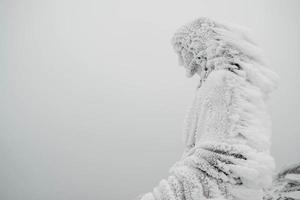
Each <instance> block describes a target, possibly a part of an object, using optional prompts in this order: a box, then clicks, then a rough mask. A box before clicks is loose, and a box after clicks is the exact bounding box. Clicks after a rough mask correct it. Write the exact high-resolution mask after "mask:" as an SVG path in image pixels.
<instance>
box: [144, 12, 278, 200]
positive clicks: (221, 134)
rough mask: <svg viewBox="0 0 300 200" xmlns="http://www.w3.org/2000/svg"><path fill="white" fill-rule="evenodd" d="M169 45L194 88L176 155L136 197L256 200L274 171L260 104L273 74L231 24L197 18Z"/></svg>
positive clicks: (268, 132) (273, 81) (267, 123)
mask: <svg viewBox="0 0 300 200" xmlns="http://www.w3.org/2000/svg"><path fill="white" fill-rule="evenodd" d="M172 43H173V46H174V49H175V51H176V53H177V54H178V56H179V61H180V64H181V65H183V66H184V67H185V69H186V74H187V76H188V77H191V76H193V75H194V74H197V75H199V77H200V82H199V87H198V88H197V91H196V96H195V99H194V102H193V104H192V106H191V108H190V109H189V112H188V114H187V116H186V119H185V124H184V130H183V132H184V142H185V151H184V153H183V156H182V158H181V159H180V160H179V161H178V162H176V163H175V164H174V166H173V167H172V168H171V169H170V176H169V177H168V178H166V179H163V180H162V181H160V183H159V184H158V186H157V187H155V188H154V189H153V191H152V192H150V193H146V194H144V195H142V196H140V197H139V199H142V200H202V199H218V200H221V199H243V200H262V199H263V198H264V196H265V194H266V190H265V189H264V188H270V186H271V184H272V175H273V170H274V161H273V158H272V157H271V156H270V152H269V150H270V136H271V127H270V125H271V123H270V117H269V114H268V111H267V106H266V101H267V99H268V96H269V94H270V92H272V91H273V89H274V88H275V87H276V80H277V75H276V74H275V73H273V72H272V71H271V70H270V69H269V68H268V67H267V66H266V64H265V61H264V59H263V57H262V56H261V52H260V50H259V48H258V47H257V46H256V44H255V43H254V42H253V41H252V40H251V39H250V38H249V36H248V34H247V32H245V31H244V30H243V29H242V28H239V27H236V26H229V25H224V24H220V23H217V22H215V21H212V20H210V19H206V18H200V19H197V20H195V21H193V22H191V23H189V24H187V25H185V26H183V27H181V28H180V29H179V30H178V31H177V32H176V33H175V35H174V36H173V39H172ZM268 191H269V193H271V190H268Z"/></svg>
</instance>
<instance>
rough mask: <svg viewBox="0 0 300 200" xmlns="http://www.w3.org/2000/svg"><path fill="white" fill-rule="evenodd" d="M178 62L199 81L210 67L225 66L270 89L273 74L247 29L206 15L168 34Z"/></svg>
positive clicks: (201, 80) (215, 68)
mask: <svg viewBox="0 0 300 200" xmlns="http://www.w3.org/2000/svg"><path fill="white" fill-rule="evenodd" d="M172 45H173V47H174V50H175V52H176V53H177V55H178V59H179V64H180V65H182V66H183V67H184V68H185V70H186V76H187V77H192V76H194V75H195V74H197V75H199V77H200V86H201V83H202V82H204V81H205V79H206V78H207V76H208V75H209V74H210V73H211V72H212V71H214V70H220V69H222V70H229V71H231V72H232V73H235V74H237V75H238V76H241V77H243V78H245V79H246V80H247V81H249V82H250V83H252V84H254V85H256V86H258V87H260V88H261V89H262V90H263V91H264V92H266V93H268V92H269V91H271V90H272V89H273V88H274V87H275V85H276V82H277V75H276V74H275V73H274V72H272V71H271V70H269V69H268V67H267V66H266V62H265V59H264V57H263V54H262V51H261V50H260V48H258V46H257V45H256V43H255V42H254V41H253V40H252V39H251V37H250V36H249V30H247V29H245V28H242V27H239V26H236V25H229V24H224V23H219V22H216V21H213V20H211V19H208V18H198V19H196V20H194V21H192V22H190V23H187V24H186V25H184V26H182V27H181V28H179V29H178V30H177V31H176V33H175V34H174V36H173V38H172Z"/></svg>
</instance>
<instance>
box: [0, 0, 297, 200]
mask: <svg viewBox="0 0 300 200" xmlns="http://www.w3.org/2000/svg"><path fill="white" fill-rule="evenodd" d="M299 8H300V2H299V1H297V0H285V1H279V0H277V1H276V0H269V1H266V0H264V1H263V0H251V1H250V0H246V1H238V0H230V1H215V0H206V1H205V0H195V1H174V0H166V1H160V0H151V1H142V0H127V1H116V0H112V1H108V0H107V1H101V0H100V1H99V0H85V1H78V0H72V1H71V0H51V1H43V0H24V1H21V0H19V1H18V0H0V157H1V165H0V199H1V200H2V199H3V200H40V199H43V200H52V199H53V200H54V199H55V200H67V199H72V200H77V199H78V200H82V199H87V200H94V199H112V200H115V199H133V198H135V197H136V196H137V195H139V194H140V193H143V192H147V191H150V190H152V188H153V186H155V185H157V183H158V181H159V180H160V179H161V178H164V177H167V175H168V173H167V172H168V169H169V167H170V166H171V165H172V164H173V163H174V162H175V161H176V160H178V159H179V157H180V156H181V153H182V148H183V144H182V140H181V138H182V136H181V129H182V122H183V119H184V116H185V112H186V110H187V108H188V106H189V105H190V104H191V103H192V100H193V96H194V91H195V87H196V82H197V79H196V78H194V79H187V78H186V77H185V72H184V69H183V68H181V67H179V66H178V64H177V57H176V55H175V53H174V52H173V49H172V47H171V44H170V39H171V36H172V34H173V33H174V32H175V30H176V29H177V28H178V27H179V26H181V25H182V24H184V23H186V22H188V21H190V20H193V19H195V18H197V17H200V16H206V17H212V18H213V19H216V20H224V21H229V22H232V23H236V24H239V25H243V26H247V27H249V28H251V29H252V30H253V33H254V34H255V36H256V38H257V39H258V43H259V44H260V46H261V47H262V49H263V50H264V52H265V54H266V56H267V58H268V60H269V62H270V64H271V66H272V68H273V69H274V70H275V71H276V72H277V73H278V74H279V75H280V77H281V80H280V86H279V89H278V90H277V91H276V92H275V93H274V94H273V99H272V101H271V113H272V120H273V138H272V142H273V144H272V155H273V156H274V158H275V160H276V163H277V166H278V167H281V166H283V165H286V164H291V163H294V162H298V161H300V155H299V150H300V147H299V141H300V136H299V134H300V123H299V116H300V106H299V102H300V90H299V86H300V79H299V72H300V70H299V63H300V56H299V52H300V45H299V44H300V39H299V38H300V37H299V35H300V25H299V24H300V12H299Z"/></svg>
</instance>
